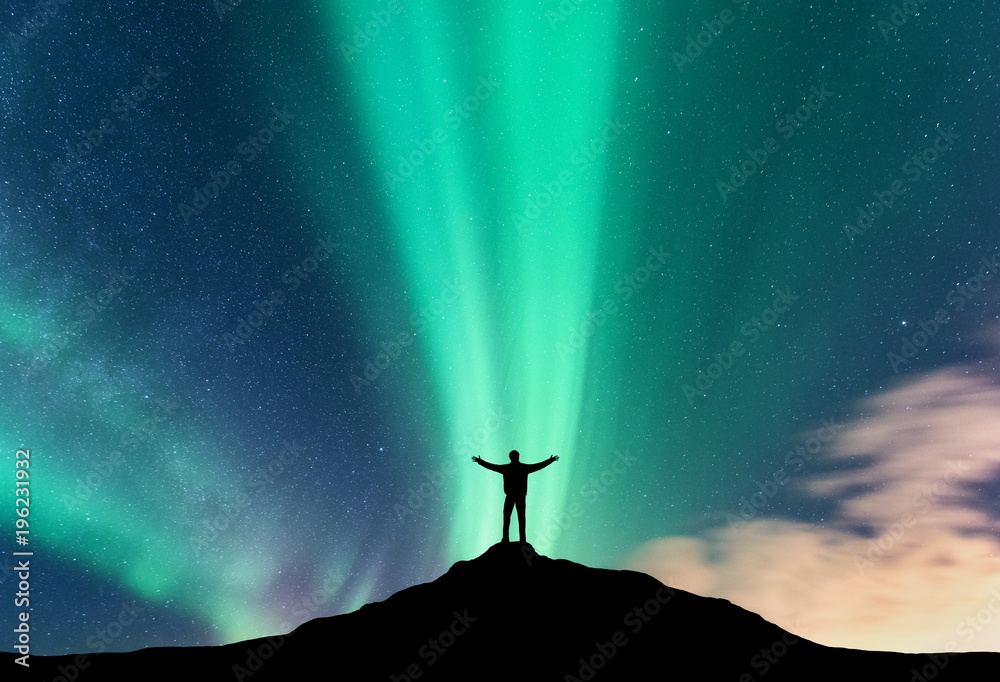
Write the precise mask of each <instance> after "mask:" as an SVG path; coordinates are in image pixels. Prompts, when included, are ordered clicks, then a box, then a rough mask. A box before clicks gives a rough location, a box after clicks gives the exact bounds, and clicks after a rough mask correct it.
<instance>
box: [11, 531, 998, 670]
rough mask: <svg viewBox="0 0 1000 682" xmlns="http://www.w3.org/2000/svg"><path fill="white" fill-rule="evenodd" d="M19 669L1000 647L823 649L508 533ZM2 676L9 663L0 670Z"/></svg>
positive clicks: (832, 658)
mask: <svg viewBox="0 0 1000 682" xmlns="http://www.w3.org/2000/svg"><path fill="white" fill-rule="evenodd" d="M16 656H17V655H16V654H11V653H5V654H4V657H5V658H6V659H7V660H6V661H5V662H4V664H3V665H4V666H5V667H6V669H7V670H10V669H14V670H15V677H16V679H31V680H45V681H46V682H91V681H93V682H117V681H118V680H121V681H123V682H124V681H126V680H128V681H129V682H132V681H134V680H146V679H174V680H199V681H200V680H232V681H234V682H241V681H245V680H246V681H249V682H262V681H270V680H289V681H297V680H379V681H381V682H392V681H396V682H415V681H417V680H419V681H420V682H426V681H429V680H462V681H463V682H465V681H470V680H505V681H506V680H551V681H564V682H589V681H590V680H596V681H598V682H604V681H611V680H623V681H625V680H627V681H630V682H631V681H639V680H643V681H645V680H674V679H676V680H720V681H724V682H756V681H757V680H764V681H765V682H780V681H783V680H789V681H795V682H801V681H813V680H844V681H848V680H849V681H857V680H872V681H873V682H875V681H877V682H893V681H897V680H898V681H899V682H929V681H930V680H985V679H993V678H995V675H996V672H995V671H996V670H997V669H1000V654H997V653H965V654H943V653H932V654H900V653H891V652H869V651H858V650H852V649H839V648H832V647H826V646H822V645H819V644H816V643H814V642H810V641H808V640H806V639H803V638H801V637H797V636H796V635H794V634H793V633H789V632H787V631H785V630H783V629H781V628H779V627H778V626H776V625H773V624H772V623H769V622H767V621H766V620H764V619H763V618H761V617H760V616H758V615H756V614H754V613H751V612H749V611H746V610H744V609H742V608H740V607H738V606H734V605H733V604H732V603H730V602H728V601H726V600H724V599H711V598H706V597H699V596H697V595H694V594H691V593H689V592H685V591H683V590H678V589H674V588H671V587H668V586H666V585H663V584H662V583H660V582H659V581H657V580H656V579H654V578H652V577H650V576H648V575H646V574H644V573H637V572H634V571H614V570H606V569H595V568H589V567H587V566H582V565H580V564H576V563H573V562H570V561H565V560H561V559H550V558H547V557H544V556H541V555H538V554H536V553H535V551H534V549H533V548H532V547H531V545H529V544H522V543H516V542H514V543H501V544H497V545H494V546H493V547H491V548H490V549H489V550H487V551H486V552H485V553H484V554H483V555H482V556H480V557H478V558H476V559H473V560H471V561H459V562H458V563H456V564H455V565H454V566H452V567H451V569H450V570H449V571H448V572H447V573H446V574H444V575H443V576H441V577H440V578H438V579H437V580H435V581H433V582H430V583H425V584H422V585H415V586H413V587H410V588H407V589H405V590H402V591H400V592H397V593H396V594H394V595H392V596H391V597H389V598H388V599H386V600H385V601H382V602H377V603H373V604H366V605H365V606H363V607H361V608H360V609H358V610H357V611H355V612H353V613H348V614H343V615H339V616H332V617H328V618H316V619H314V620H311V621H309V622H307V623H303V624H302V625H301V626H300V627H298V628H296V629H295V630H294V631H293V632H292V633H290V634H287V635H279V636H275V637H268V638H262V639H253V640H247V641H244V642H238V643H235V644H229V645H226V646H218V647H190V648H182V647H176V648H152V649H142V650H140V651H134V652H130V653H103V654H99V655H98V654H88V655H79V656H73V655H70V656H52V657H37V656H32V657H31V658H30V661H31V667H30V669H28V670H25V669H24V668H23V667H21V666H18V665H15V664H14V662H13V659H14V658H15V657H16ZM4 678H5V679H7V677H6V675H5V676H4Z"/></svg>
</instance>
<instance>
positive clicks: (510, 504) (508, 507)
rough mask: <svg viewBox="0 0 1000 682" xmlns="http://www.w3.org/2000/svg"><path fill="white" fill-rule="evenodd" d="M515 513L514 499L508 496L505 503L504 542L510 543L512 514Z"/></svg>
mask: <svg viewBox="0 0 1000 682" xmlns="http://www.w3.org/2000/svg"><path fill="white" fill-rule="evenodd" d="M512 511H514V498H512V497H511V496H509V495H508V496H507V497H506V498H504V501H503V540H502V541H503V542H510V513H511V512H512Z"/></svg>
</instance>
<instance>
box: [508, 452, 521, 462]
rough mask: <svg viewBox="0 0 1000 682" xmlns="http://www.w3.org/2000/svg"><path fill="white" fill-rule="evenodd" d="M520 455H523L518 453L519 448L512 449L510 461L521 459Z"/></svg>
mask: <svg viewBox="0 0 1000 682" xmlns="http://www.w3.org/2000/svg"><path fill="white" fill-rule="evenodd" d="M520 457H521V455H520V454H519V453H518V451H517V450H511V451H510V461H512V462H516V461H518V459H520Z"/></svg>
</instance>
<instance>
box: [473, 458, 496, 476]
mask: <svg viewBox="0 0 1000 682" xmlns="http://www.w3.org/2000/svg"><path fill="white" fill-rule="evenodd" d="M472 461H473V462H475V463H476V464H478V465H479V466H482V467H486V468H487V469H489V470H490V471H495V472H497V473H498V474H499V473H503V472H502V471H501V469H500V465H499V464H490V463H489V462H487V461H486V460H484V459H483V458H481V457H473V458H472Z"/></svg>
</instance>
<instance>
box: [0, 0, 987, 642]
mask: <svg viewBox="0 0 1000 682" xmlns="http://www.w3.org/2000/svg"><path fill="white" fill-rule="evenodd" d="M40 8H41V9H40ZM998 25H1000V8H997V7H996V6H994V5H991V4H989V3H985V2H963V3H960V2H955V1H951V0H933V1H930V2H926V3H917V2H915V1H914V2H910V1H908V2H905V3H901V4H898V5H897V4H893V3H890V2H884V3H875V4H874V5H871V6H870V9H866V10H863V11H861V10H856V9H854V8H853V7H852V6H851V4H850V3H843V2H836V0H821V1H820V2H816V3H798V2H792V0H778V1H776V2H763V1H761V0H713V1H712V2H707V3H705V2H700V3H688V2H650V3H641V4H631V3H618V2H612V1H610V0H592V1H589V2H578V1H577V0H563V1H562V2H557V1H556V0H541V1H536V2H525V1H523V0H514V1H512V2H503V3H485V4H484V3H466V2H457V1H452V0H446V1H443V2H442V1H437V2H428V1H425V0H364V1H362V0H342V1H341V2H326V1H318V2H317V1H305V0H288V1H287V2H276V1H275V0H243V1H242V2H236V1H235V0H233V1H232V2H226V1H225V0H219V1H216V2H211V1H210V0H198V1H197V2H193V1H190V0H180V1H178V2H171V3H140V2H128V1H125V2H114V3H110V2H100V1H98V2H93V3H84V2H81V1H80V0H76V1H75V2H73V1H70V0H50V1H49V2H44V0H43V2H42V3H40V4H39V3H37V2H28V1H27V0H15V1H14V2H12V5H11V6H8V9H7V10H6V11H4V12H3V14H2V18H0V28H2V29H3V30H2V33H3V35H4V36H5V37H4V39H3V44H2V45H0V107H2V116H3V118H2V121H0V134H2V136H3V145H2V148H0V149H2V151H0V256H2V263H3V267H2V269H0V385H2V387H3V394H2V399H0V449H2V454H3V457H2V461H3V462H5V465H4V467H3V470H4V473H3V474H2V476H3V481H4V488H5V490H7V495H8V500H10V501H11V502H10V503H8V504H6V505H5V511H4V514H3V523H4V526H5V531H4V532H5V534H6V537H7V539H6V540H5V541H4V543H3V546H2V549H3V552H4V555H3V557H2V559H0V563H2V564H3V565H0V591H2V592H3V593H4V596H3V599H2V601H3V603H4V605H5V606H4V609H2V610H0V614H2V615H3V617H4V622H5V623H13V622H14V619H15V618H16V614H15V609H14V608H13V607H12V606H11V601H12V597H13V593H14V592H15V584H14V580H12V574H11V573H10V571H9V566H10V562H11V560H12V555H11V553H12V552H13V551H15V550H17V549H19V548H18V547H17V546H16V545H15V543H14V529H15V519H16V516H15V514H14V511H13V510H14V505H13V502H12V500H13V499H14V495H15V463H14V462H15V452H16V450H17V449H18V448H28V449H30V452H31V467H30V472H31V479H30V481H31V487H30V491H31V502H32V506H31V516H30V520H31V525H30V546H29V549H30V550H33V551H34V552H35V554H34V556H33V557H32V560H31V562H32V563H31V565H32V576H31V589H32V594H31V622H32V623H33V631H32V632H33V640H32V643H33V649H32V653H37V654H62V653H69V652H96V651H129V650H134V649H138V648H142V647H148V646H175V645H214V644H221V643H228V642H234V641H239V640H242V639H247V638H251V637H257V636H263V635H269V634H275V633H278V632H287V631H289V630H291V629H292V628H294V627H295V626H297V625H298V624H300V623H302V622H304V621H306V620H308V619H310V618H314V617H318V616H327V615H334V614H337V613H345V612H349V611H352V610H355V609H357V608H358V607H360V606H361V605H362V604H365V603H367V602H371V601H377V600H382V599H385V598H386V597H388V596H389V595H391V594H392V593H394V592H396V591H398V590H400V589H402V588H404V587H407V586H410V585H413V584H417V583H421V582H427V581H430V580H433V579H435V578H436V577H438V576H440V575H441V574H442V573H443V572H444V571H446V570H447V569H448V567H449V566H450V565H451V564H452V563H454V562H455V561H458V560H463V559H471V558H474V557H475V556H478V555H479V554H481V553H482V552H483V551H485V550H486V549H487V548H488V547H489V546H491V545H492V544H493V543H495V542H497V541H498V540H499V539H500V529H501V520H502V513H501V512H502V506H503V491H502V483H501V479H500V477H499V476H496V474H494V473H491V472H489V471H487V470H485V469H482V468H480V467H477V466H476V465H475V464H473V463H472V462H471V457H472V456H480V457H483V458H484V459H486V460H488V461H491V462H495V463H503V462H505V461H507V452H508V451H509V450H511V449H515V448H516V449H517V450H519V451H520V453H521V459H522V461H525V462H529V463H530V462H537V461H541V460H543V459H545V458H547V457H549V456H551V455H558V456H559V457H560V459H559V461H558V462H557V463H555V464H553V465H552V466H550V467H548V468H546V469H545V470H543V471H540V472H537V473H535V474H532V476H531V477H530V479H529V486H528V489H529V492H528V498H527V516H528V522H527V525H528V539H529V541H531V542H532V543H533V544H534V546H535V547H536V549H537V550H538V551H539V552H541V553H543V554H545V555H547V556H552V557H557V558H566V559H570V560H573V561H578V562H581V563H585V564H588V565H591V566H596V567H607V568H630V569H635V570H642V571H645V572H648V573H650V574H651V575H654V576H655V577H657V578H659V579H660V580H662V581H664V582H667V583H668V584H671V585H673V586H675V587H679V588H682V589H687V590H690V591H692V592H695V593H698V594H702V595H706V596H717V597H724V598H726V599H730V600H731V601H733V602H734V603H736V604H739V605H741V606H743V607H745V608H748V609H751V610H754V611H756V612H758V613H760V614H761V615H763V616H764V617H765V618H767V619H768V620H771V621H772V622H775V623H777V624H779V625H781V626H783V627H785V628H788V629H790V630H793V631H794V632H796V633H798V634H801V635H803V636H806V637H808V638H810V639H813V640H815V641H818V642H821V643H824V644H831V645H837V646H854V647H860V648H869V649H892V650H899V651H925V650H934V651H941V650H950V649H957V650H1000V618H997V616H1000V558H998V553H1000V539H998V537H997V535H998V530H1000V503H998V501H997V500H998V496H1000V430H998V429H997V428H996V425H997V424H998V423H1000V421H998V419H1000V385H998V383H997V358H998V355H1000V344H998V342H997V341H998V338H1000V337H998V332H1000V278H997V277H995V274H996V273H997V271H998V270H1000V261H998V258H1000V237H998V230H997V226H998V222H1000V221H998V218H997V211H998V201H997V196H998V195H997V192H996V188H997V187H998V180H1000V177H998V168H1000V167H998V165H997V164H996V163H995V161H994V159H995V158H997V155H998V154H1000V149H998V148H997V147H998V142H1000V141H998V139H997V122H998V114H1000V103H998V92H997V85H998V83H997V79H996V75H995V73H994V72H995V69H996V66H995V65H996V64H997V63H998V57H1000V48H998V47H997V40H996V35H997V29H996V27H997V26H998ZM515 524H516V521H515ZM20 549H24V548H20ZM12 647H13V642H12V641H11V640H10V638H5V639H4V641H3V642H2V644H0V648H3V649H4V650H7V651H12V650H13V648H12Z"/></svg>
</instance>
